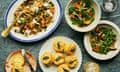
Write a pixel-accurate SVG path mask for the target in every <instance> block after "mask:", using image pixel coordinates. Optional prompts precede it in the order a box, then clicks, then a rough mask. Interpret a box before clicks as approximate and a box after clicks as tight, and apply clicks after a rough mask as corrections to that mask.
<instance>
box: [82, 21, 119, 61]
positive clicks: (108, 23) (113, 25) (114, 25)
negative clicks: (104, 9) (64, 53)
mask: <svg viewBox="0 0 120 72" xmlns="http://www.w3.org/2000/svg"><path fill="white" fill-rule="evenodd" d="M98 25H107V26H110V27H112V28H114V30H116V32H117V33H118V35H119V36H120V29H119V27H118V26H117V25H116V24H115V23H113V22H111V21H107V20H101V21H100V22H99V23H98ZM88 35H89V34H88V33H86V34H85V35H84V47H85V49H86V51H87V53H88V54H89V55H90V56H91V57H93V58H95V59H97V60H109V59H112V58H114V57H115V56H117V55H118V53H119V52H120V47H119V48H118V51H116V53H115V54H114V55H113V56H111V57H105V58H101V57H97V56H96V55H93V54H92V53H91V52H89V51H88V48H91V47H89V46H88V43H87V41H88V40H87V39H88ZM119 40H120V38H119ZM119 42H120V41H119ZM101 55H102V54H101Z"/></svg>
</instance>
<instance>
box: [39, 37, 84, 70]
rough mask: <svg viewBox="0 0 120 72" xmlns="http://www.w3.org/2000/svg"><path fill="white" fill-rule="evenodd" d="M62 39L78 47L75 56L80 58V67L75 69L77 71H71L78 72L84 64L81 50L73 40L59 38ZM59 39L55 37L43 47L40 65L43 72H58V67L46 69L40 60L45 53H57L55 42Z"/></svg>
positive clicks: (52, 66) (53, 66)
mask: <svg viewBox="0 0 120 72" xmlns="http://www.w3.org/2000/svg"><path fill="white" fill-rule="evenodd" d="M58 37H60V38H62V39H63V40H64V41H65V42H67V43H75V44H76V46H77V50H76V52H75V54H76V55H77V56H78V60H79V64H78V66H77V67H76V68H75V69H71V72H77V71H78V70H79V68H80V66H81V63H82V54H81V50H80V48H79V46H78V45H77V43H76V42H74V41H73V40H72V39H70V38H67V37H63V36H58ZM58 37H54V38H51V39H49V40H48V41H46V42H45V43H44V44H43V46H42V47H41V50H40V52H39V57H38V58H39V64H40V67H41V69H42V70H43V72H57V66H55V65H51V66H50V67H46V66H45V65H44V64H43V63H42V62H41V60H40V55H41V54H43V53H44V52H46V51H47V52H48V51H49V52H52V53H55V51H54V50H53V47H52V45H53V41H54V39H56V38H58Z"/></svg>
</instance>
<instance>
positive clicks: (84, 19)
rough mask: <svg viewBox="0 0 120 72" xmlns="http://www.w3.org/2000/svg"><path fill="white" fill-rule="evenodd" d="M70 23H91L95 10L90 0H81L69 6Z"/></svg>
mask: <svg viewBox="0 0 120 72" xmlns="http://www.w3.org/2000/svg"><path fill="white" fill-rule="evenodd" d="M69 16H70V20H71V21H72V24H74V25H77V26H80V27H83V26H88V25H89V24H91V23H92V22H93V21H94V19H95V10H94V8H93V7H92V5H91V3H90V0H82V1H79V2H76V3H74V4H73V5H72V6H71V7H69Z"/></svg>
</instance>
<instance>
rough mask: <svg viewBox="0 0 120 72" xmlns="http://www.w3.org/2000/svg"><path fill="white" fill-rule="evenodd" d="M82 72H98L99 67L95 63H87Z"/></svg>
mask: <svg viewBox="0 0 120 72" xmlns="http://www.w3.org/2000/svg"><path fill="white" fill-rule="evenodd" d="M84 72H100V66H99V64H97V63H95V62H87V63H86V64H85V65H84Z"/></svg>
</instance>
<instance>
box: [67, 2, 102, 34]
mask: <svg viewBox="0 0 120 72" xmlns="http://www.w3.org/2000/svg"><path fill="white" fill-rule="evenodd" d="M78 1H79V0H70V1H69V2H68V4H67V6H66V8H65V19H66V21H67V24H68V25H69V26H70V27H71V28H72V29H73V30H75V31H78V32H88V31H90V30H92V29H94V28H95V27H96V25H97V24H98V23H99V21H100V18H101V9H100V6H99V4H98V3H97V2H96V0H90V2H91V4H92V6H93V8H94V10H95V20H94V21H93V22H92V23H91V24H90V25H88V26H85V27H78V26H76V25H73V24H72V22H71V20H70V17H69V11H68V9H69V7H70V6H71V5H72V4H73V3H75V2H78Z"/></svg>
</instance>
